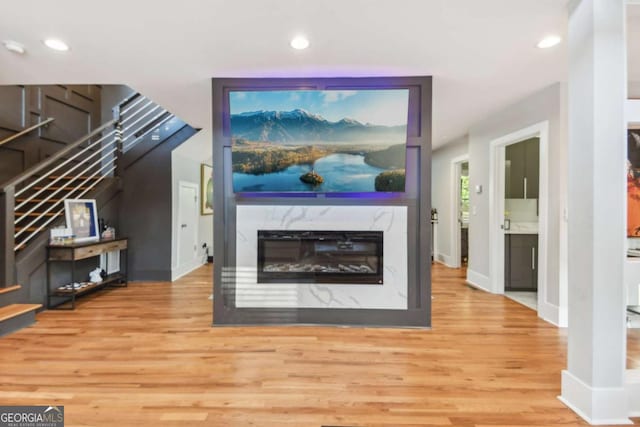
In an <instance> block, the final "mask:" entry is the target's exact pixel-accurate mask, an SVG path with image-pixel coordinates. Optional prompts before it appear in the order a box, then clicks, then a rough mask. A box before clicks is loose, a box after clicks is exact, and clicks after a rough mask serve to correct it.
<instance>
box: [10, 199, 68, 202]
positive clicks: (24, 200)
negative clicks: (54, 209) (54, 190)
mask: <svg viewBox="0 0 640 427" xmlns="http://www.w3.org/2000/svg"><path fill="white" fill-rule="evenodd" d="M62 200H63V199H49V200H46V201H45V199H31V200H29V202H30V203H40V202H45V203H58V202H61V201H62ZM26 201H27V199H26V198H21V199H16V203H22V202H26Z"/></svg>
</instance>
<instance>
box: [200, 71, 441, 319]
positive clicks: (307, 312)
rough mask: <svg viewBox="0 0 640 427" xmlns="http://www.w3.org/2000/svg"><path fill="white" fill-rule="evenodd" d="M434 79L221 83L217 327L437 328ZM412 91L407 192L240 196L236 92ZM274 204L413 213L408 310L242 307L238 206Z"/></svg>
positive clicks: (216, 133)
mask: <svg viewBox="0 0 640 427" xmlns="http://www.w3.org/2000/svg"><path fill="white" fill-rule="evenodd" d="M431 87H432V80H431V77H389V78H379V77H375V78H318V79H307V78H300V79H213V81H212V90H213V93H212V100H213V105H212V114H213V169H214V172H213V174H214V186H215V188H214V212H215V215H214V259H215V260H216V262H215V264H214V273H213V275H214V303H213V304H214V310H213V324H214V325H232V324H256V325H258V324H338V325H369V326H401V327H429V326H430V325H431V253H430V241H431V224H430V213H431V102H432V92H431ZM373 88H408V89H409V121H408V126H407V133H408V139H407V174H406V176H407V180H406V191H405V193H399V194H397V195H394V196H391V197H386V198H380V197H370V198H367V197H363V196H362V195H361V196H360V197H358V199H357V202H355V201H354V200H352V199H349V198H346V197H330V195H326V196H325V195H322V194H314V195H311V197H282V196H278V197H274V196H273V195H272V196H271V197H259V196H258V197H247V196H246V195H239V194H234V193H233V191H232V185H231V179H232V172H231V163H230V162H231V135H230V129H229V96H228V95H229V92H230V91H231V90H276V89H278V90H289V89H311V90H324V89H338V90H339V89H341V90H345V89H373ZM239 204H267V205H332V206H345V205H347V206H348V205H355V204H357V205H359V206H362V205H371V206H377V205H394V206H406V207H407V210H408V223H409V225H408V227H409V230H408V247H407V253H408V256H409V259H408V308H407V310H377V309H325V308H298V309H275V308H237V307H235V278H234V275H235V267H236V265H235V250H236V241H235V239H236V223H235V221H236V207H237V205H239Z"/></svg>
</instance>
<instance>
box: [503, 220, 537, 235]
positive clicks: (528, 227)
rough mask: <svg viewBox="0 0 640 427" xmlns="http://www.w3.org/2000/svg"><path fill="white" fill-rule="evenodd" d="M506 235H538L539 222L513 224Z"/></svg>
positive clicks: (506, 231)
mask: <svg viewBox="0 0 640 427" xmlns="http://www.w3.org/2000/svg"><path fill="white" fill-rule="evenodd" d="M504 233H505V234H538V223H537V222H513V221H512V222H511V227H510V228H509V230H505V231H504Z"/></svg>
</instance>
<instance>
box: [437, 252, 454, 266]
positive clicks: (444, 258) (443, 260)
mask: <svg viewBox="0 0 640 427" xmlns="http://www.w3.org/2000/svg"><path fill="white" fill-rule="evenodd" d="M435 261H436V262H437V263H439V264H442V265H444V266H445V267H449V268H458V267H456V266H455V265H453V264H454V263H453V262H452V261H453V258H451V256H449V255H445V254H437V255H436V259H435Z"/></svg>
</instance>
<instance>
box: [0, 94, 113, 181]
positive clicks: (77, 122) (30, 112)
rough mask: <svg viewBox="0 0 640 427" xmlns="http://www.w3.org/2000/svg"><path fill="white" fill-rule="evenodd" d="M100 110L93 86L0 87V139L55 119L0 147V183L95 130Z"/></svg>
mask: <svg viewBox="0 0 640 427" xmlns="http://www.w3.org/2000/svg"><path fill="white" fill-rule="evenodd" d="M101 108H102V106H101V88H100V86H96V85H49V86H0V139H4V138H6V137H8V136H11V135H14V134H15V133H17V132H19V131H21V130H23V129H25V128H27V127H30V126H32V125H35V124H37V123H39V122H41V121H44V120H45V119H47V118H49V117H53V118H55V121H54V122H52V123H50V124H48V125H46V126H45V127H42V128H40V129H38V130H34V131H32V132H30V133H29V134H27V135H25V136H22V137H20V138H18V139H15V140H13V141H11V142H9V143H8V144H6V145H3V146H2V147H0V184H2V183H4V182H6V181H8V180H9V179H11V178H13V177H15V176H16V175H18V174H19V173H21V172H23V171H24V170H26V169H27V168H29V167H31V166H33V165H35V164H37V163H38V162H40V161H42V160H43V159H45V158H47V157H49V156H51V155H52V154H53V153H55V152H56V151H59V150H60V149H62V148H64V147H65V146H66V145H67V144H69V143H71V142H74V141H76V140H77V139H78V138H80V137H81V136H83V135H86V134H87V133H89V132H90V131H91V130H93V129H95V128H96V127H98V126H99V125H100V123H101V115H102V112H101Z"/></svg>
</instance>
